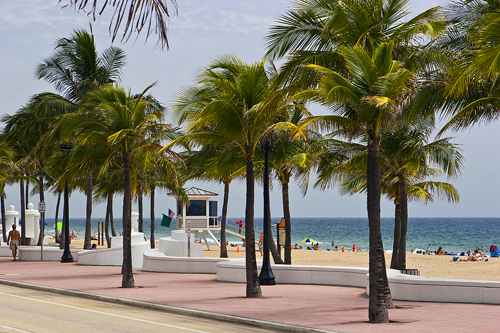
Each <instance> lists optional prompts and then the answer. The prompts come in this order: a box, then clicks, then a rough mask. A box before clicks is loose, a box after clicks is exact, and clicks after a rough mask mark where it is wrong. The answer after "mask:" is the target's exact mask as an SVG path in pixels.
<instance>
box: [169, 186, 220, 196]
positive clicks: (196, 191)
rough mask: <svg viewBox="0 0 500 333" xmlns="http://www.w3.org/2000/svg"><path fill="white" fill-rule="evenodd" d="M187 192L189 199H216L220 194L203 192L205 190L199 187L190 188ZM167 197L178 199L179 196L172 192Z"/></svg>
mask: <svg viewBox="0 0 500 333" xmlns="http://www.w3.org/2000/svg"><path fill="white" fill-rule="evenodd" d="M185 191H186V195H187V196H188V197H216V196H218V195H219V194H218V193H214V192H210V191H207V190H203V189H201V188H198V187H190V188H188V189H186V190H185ZM167 195H168V196H169V197H176V196H177V194H175V193H172V192H170V193H167Z"/></svg>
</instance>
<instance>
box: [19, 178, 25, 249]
mask: <svg viewBox="0 0 500 333" xmlns="http://www.w3.org/2000/svg"><path fill="white" fill-rule="evenodd" d="M19 184H20V188H21V245H26V228H25V223H24V222H25V221H26V219H25V218H26V204H25V201H24V199H25V196H24V180H23V179H21V180H20V182H19Z"/></svg>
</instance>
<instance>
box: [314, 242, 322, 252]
mask: <svg viewBox="0 0 500 333" xmlns="http://www.w3.org/2000/svg"><path fill="white" fill-rule="evenodd" d="M314 249H315V250H316V251H321V249H320V248H319V243H318V242H316V243H315V244H314Z"/></svg>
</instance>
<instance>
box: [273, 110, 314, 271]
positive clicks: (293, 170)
mask: <svg viewBox="0 0 500 333" xmlns="http://www.w3.org/2000/svg"><path fill="white" fill-rule="evenodd" d="M306 116H312V114H311V113H309V111H308V110H307V109H306V108H305V106H304V105H301V104H296V107H295V108H293V109H292V110H291V113H290V114H289V115H288V118H287V119H286V120H287V121H289V122H290V123H292V124H299V122H300V121H301V120H303V118H304V117H306ZM283 120H285V119H283ZM311 139H312V138H311V135H309V138H308V140H307V141H306V140H304V139H302V138H296V137H294V135H293V133H290V132H288V133H287V132H281V133H279V134H277V135H276V136H275V139H274V144H273V153H272V154H270V160H271V161H270V162H271V168H272V169H273V170H274V173H275V175H276V178H277V179H278V181H279V183H280V185H281V194H282V203H283V218H284V219H285V244H284V263H285V264H287V265H291V263H292V257H291V252H292V251H291V248H292V240H291V234H292V232H291V231H292V224H291V218H290V199H289V184H290V182H291V180H292V177H293V176H295V177H296V178H298V179H299V181H300V186H301V189H302V193H303V195H305V194H306V192H307V187H308V184H309V171H310V168H309V166H310V164H309V163H308V162H309V159H308V158H307V157H306V156H307V155H308V154H307V150H308V147H309V144H311V143H312V140H311ZM269 229H270V228H269ZM273 242H274V241H273ZM282 245H283V244H282ZM275 262H276V261H275Z"/></svg>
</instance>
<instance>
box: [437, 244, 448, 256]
mask: <svg viewBox="0 0 500 333" xmlns="http://www.w3.org/2000/svg"><path fill="white" fill-rule="evenodd" d="M445 253H446V252H445V251H444V250H443V247H441V246H440V247H439V249H438V251H437V253H436V255H438V256H441V255H444V254H445Z"/></svg>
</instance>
